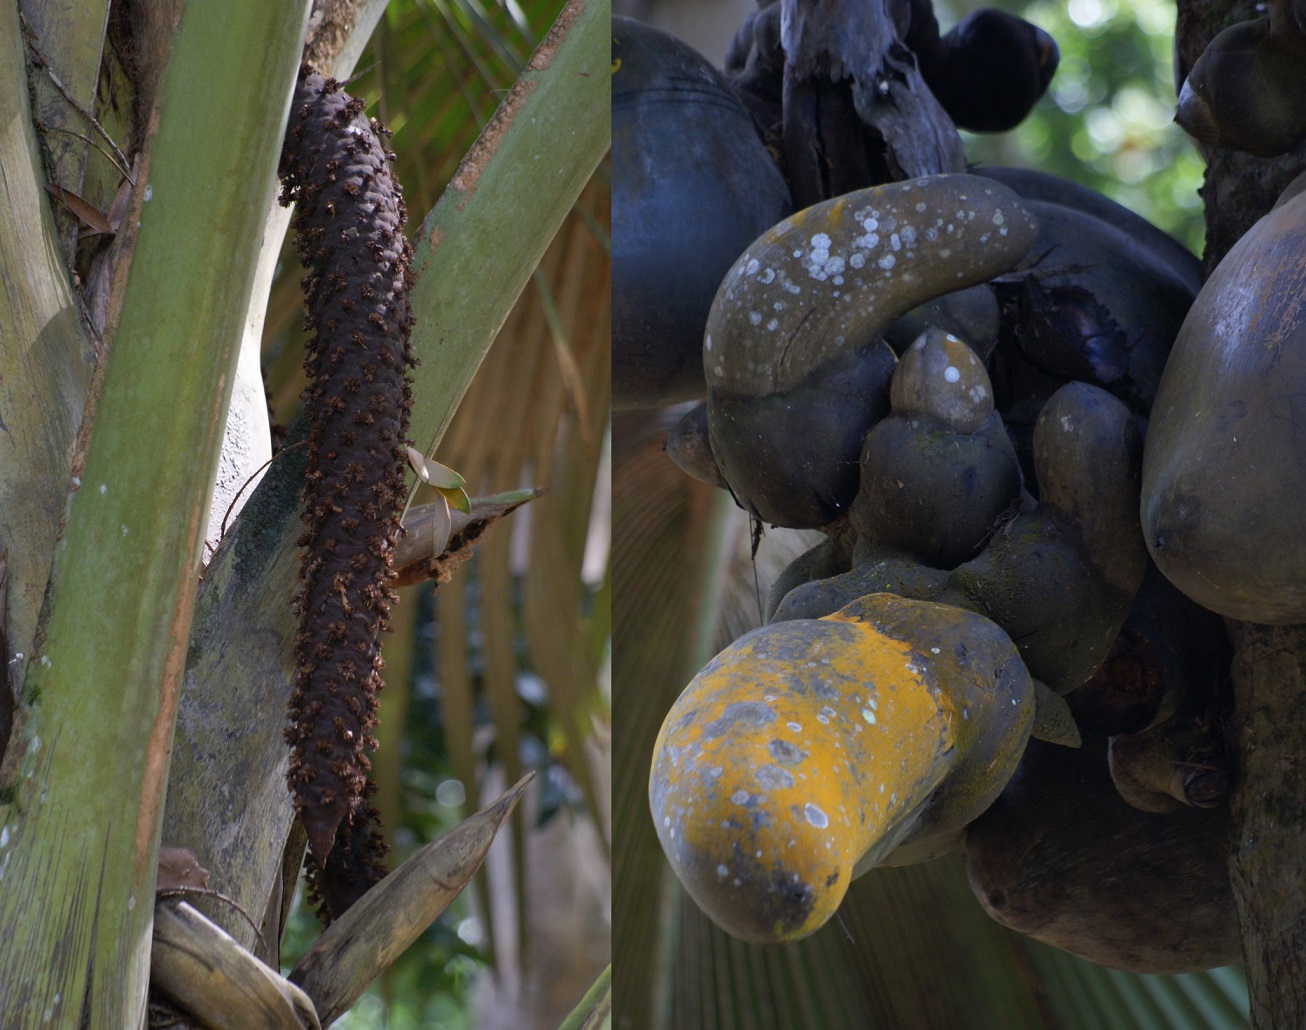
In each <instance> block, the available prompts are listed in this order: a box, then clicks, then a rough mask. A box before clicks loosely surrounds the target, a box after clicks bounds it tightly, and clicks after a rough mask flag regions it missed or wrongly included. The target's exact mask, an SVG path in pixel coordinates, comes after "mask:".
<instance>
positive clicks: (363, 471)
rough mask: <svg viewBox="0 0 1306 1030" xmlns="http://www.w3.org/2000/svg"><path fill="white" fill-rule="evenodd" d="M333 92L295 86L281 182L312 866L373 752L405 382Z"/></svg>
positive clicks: (382, 168) (363, 150) (351, 145)
mask: <svg viewBox="0 0 1306 1030" xmlns="http://www.w3.org/2000/svg"><path fill="white" fill-rule="evenodd" d="M363 107H364V105H363V102H362V101H361V100H358V99H355V98H352V97H350V96H349V95H347V94H346V93H345V92H344V91H343V90H342V89H341V88H340V84H339V83H337V82H336V81H335V80H333V79H327V80H323V79H322V77H321V76H318V75H308V76H306V77H302V78H301V79H300V82H299V85H298V87H297V89H296V91H295V97H294V101H293V103H292V105H291V110H290V122H289V126H288V128H287V132H286V145H285V149H284V151H283V153H282V157H281V167H280V175H281V180H282V183H283V186H284V191H283V193H282V202H283V203H287V204H288V203H290V202H292V201H293V202H294V203H295V205H296V207H295V215H294V222H293V225H294V227H295V246H296V249H297V250H298V251H299V254H300V258H301V260H302V262H303V264H304V268H305V269H306V270H307V274H306V275H305V277H304V280H303V288H304V295H305V308H306V310H307V318H306V320H305V328H306V329H307V330H308V331H309V332H310V333H312V339H311V340H310V341H309V344H308V356H307V358H306V359H305V362H304V367H305V370H306V371H307V372H308V374H309V377H310V379H311V382H312V385H310V386H309V387H308V389H307V390H306V391H305V393H304V407H305V417H306V419H307V421H308V423H309V434H308V439H309V449H308V461H307V471H306V473H305V480H304V489H303V494H302V496H301V503H302V507H303V520H304V533H303V535H302V536H301V537H300V539H299V541H298V543H299V546H300V547H302V548H303V552H302V558H301V563H300V573H299V584H300V585H299V592H298V594H297V595H296V597H295V601H294V608H295V612H296V614H297V615H298V616H299V631H298V633H297V634H296V636H295V689H294V693H293V694H292V695H291V698H290V706H289V716H288V725H287V728H286V734H285V735H286V741H287V743H289V744H290V747H291V756H290V769H289V773H288V780H289V784H290V790H291V793H292V794H293V795H294V798H295V809H296V811H297V812H298V814H299V817H300V818H301V819H302V820H303V823H304V827H305V829H306V830H307V831H308V841H309V847H310V849H311V850H312V853H313V859H314V861H315V862H316V863H317V864H318V866H319V867H323V866H324V865H325V864H326V863H327V862H328V859H329V856H330V854H331V851H332V846H333V844H334V841H335V836H336V828H337V827H338V826H339V825H340V823H341V821H342V820H344V819H346V818H349V817H350V816H351V813H355V810H356V808H357V807H358V806H359V804H360V802H361V799H362V798H363V796H364V792H365V790H366V784H367V778H366V774H367V769H368V767H369V763H368V759H367V755H366V753H365V752H366V751H367V750H368V749H369V748H373V747H375V746H376V741H375V740H374V739H373V737H372V732H371V731H372V728H373V727H374V726H375V724H376V706H377V692H378V691H379V690H380V689H381V687H382V685H383V683H382V679H381V669H382V661H381V633H382V631H383V630H384V629H385V628H386V625H387V622H388V620H389V613H390V602H391V601H393V600H394V599H395V597H394V592H393V591H392V590H391V588H390V582H391V579H392V578H393V575H394V574H393V571H392V570H391V567H390V556H391V551H392V550H393V548H394V544H395V537H396V534H397V533H398V531H399V515H400V509H401V508H402V505H403V500H404V469H405V465H406V461H407V457H406V450H405V444H406V439H405V438H406V436H407V432H408V413H409V409H410V407H411V404H412V395H411V391H410V387H409V380H408V376H407V370H408V367H409V366H411V365H413V364H414V361H413V357H412V352H411V351H410V349H409V346H408V335H409V331H410V329H411V327H412V313H411V311H410V308H409V301H408V292H409V289H410V287H411V282H412V272H411V270H410V265H411V260H412V251H411V248H410V247H409V245H408V242H407V240H406V239H405V238H404V234H403V230H404V220H405V212H404V205H403V200H402V197H401V194H400V189H399V184H398V183H397V182H396V181H395V179H394V177H393V176H392V174H391V173H390V169H389V166H388V162H389V160H390V159H391V157H392V156H393V155H390V154H389V153H387V151H386V149H385V147H384V146H383V145H382V144H381V139H380V136H381V134H382V133H383V132H384V130H383V129H381V127H380V126H379V125H378V124H377V123H375V122H369V120H368V118H367V116H366V115H365V114H364V111H363Z"/></svg>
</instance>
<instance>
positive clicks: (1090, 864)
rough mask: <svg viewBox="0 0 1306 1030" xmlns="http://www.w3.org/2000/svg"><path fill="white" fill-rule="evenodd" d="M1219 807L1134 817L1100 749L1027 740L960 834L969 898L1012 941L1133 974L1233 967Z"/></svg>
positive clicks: (1096, 742) (1090, 742) (1223, 819)
mask: <svg viewBox="0 0 1306 1030" xmlns="http://www.w3.org/2000/svg"><path fill="white" fill-rule="evenodd" d="M1229 833H1230V823H1229V812H1228V809H1227V807H1220V808H1215V809H1205V810H1204V809H1196V808H1188V807H1185V808H1183V809H1182V810H1180V811H1176V812H1172V813H1169V814H1165V815H1159V814H1155V813H1150V812H1142V811H1140V810H1138V809H1136V808H1134V807H1132V806H1130V805H1129V804H1127V803H1126V802H1125V801H1124V800H1123V799H1122V798H1121V797H1120V795H1119V794H1118V793H1117V792H1116V788H1115V785H1114V784H1113V783H1112V781H1111V776H1110V773H1109V772H1108V770H1107V756H1106V739H1105V738H1104V737H1102V736H1096V735H1085V738H1084V746H1083V747H1082V748H1079V749H1070V748H1063V747H1055V746H1051V745H1047V744H1042V743H1040V742H1038V741H1031V742H1030V744H1029V746H1028V747H1027V748H1026V749H1025V754H1024V758H1023V759H1022V760H1021V763H1020V767H1019V769H1017V771H1016V774H1015V775H1014V776H1012V777H1011V779H1010V781H1009V782H1008V783H1007V786H1006V788H1005V789H1004V790H1003V792H1002V794H1001V796H1000V797H999V798H998V799H997V801H995V802H994V803H993V805H992V806H991V807H990V808H989V809H988V810H987V811H986V812H985V813H984V814H983V815H981V816H980V817H979V818H978V819H976V820H975V821H974V822H973V823H971V825H970V826H969V828H968V829H967V831H966V865H967V873H968V876H969V879H970V885H971V889H972V890H973V891H974V893H975V897H976V898H977V899H978V900H979V902H980V904H981V905H982V906H983V907H984V909H985V911H987V912H988V913H989V915H991V916H992V917H993V918H994V919H996V920H997V921H998V922H1000V923H1002V924H1003V925H1005V926H1008V927H1010V928H1011V929H1013V930H1017V931H1019V932H1020V933H1024V934H1028V935H1029V936H1031V937H1034V938H1036V939H1037V940H1040V941H1043V942H1044V943H1045V944H1050V945H1052V946H1054V947H1057V948H1061V949H1063V950H1065V951H1068V952H1071V953H1072V954H1075V955H1078V956H1080V957H1081V958H1085V959H1088V960H1089V961H1091V962H1097V963H1099V964H1101V965H1105V966H1110V967H1112V968H1115V969H1124V970H1129V971H1131V972H1136V973H1182V972H1189V971H1192V970H1198V969H1210V968H1212V967H1215V966H1222V965H1226V964H1228V963H1230V962H1236V961H1238V959H1239V957H1240V954H1241V946H1240V941H1239V935H1238V915H1237V912H1236V910H1235V907H1234V899H1233V891H1232V889H1231V887H1230V885H1229V873H1228V837H1229Z"/></svg>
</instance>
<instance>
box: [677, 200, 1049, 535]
mask: <svg viewBox="0 0 1306 1030" xmlns="http://www.w3.org/2000/svg"><path fill="white" fill-rule="evenodd" d="M1036 233H1037V226H1036V224H1035V222H1034V219H1033V218H1032V217H1031V216H1030V215H1029V213H1028V211H1027V210H1026V208H1025V207H1024V206H1023V205H1022V204H1021V202H1020V200H1019V199H1018V198H1017V197H1016V195H1015V194H1014V193H1012V192H1011V191H1010V190H1008V189H1007V188H1006V187H1004V186H1001V185H1000V184H998V183H995V182H992V181H990V180H986V179H982V178H979V177H977V176H971V175H937V176H929V177H926V178H923V179H916V180H913V181H910V182H901V183H892V184H889V185H886V186H875V187H872V188H870V189H865V190H858V191H856V192H854V193H850V194H848V195H847V196H843V197H839V198H837V199H835V200H831V201H826V202H824V203H821V204H817V205H815V206H813V207H811V208H808V209H806V210H804V211H800V212H799V213H797V214H796V215H794V216H792V217H791V218H788V219H786V220H785V221H783V222H781V223H780V224H778V225H776V226H775V227H773V228H772V229H770V230H768V231H767V232H766V233H764V234H763V235H762V236H761V237H760V238H759V239H757V240H756V241H754V242H753V244H752V245H751V246H749V247H748V249H747V250H745V251H744V253H743V254H741V255H740V257H739V259H738V260H737V261H736V262H735V264H734V266H733V267H732V268H731V269H730V272H729V273H728V274H727V275H726V277H725V279H724V281H723V282H722V284H721V288H720V289H719V290H718V292H717V296H716V299H715V300H714V301H713V302H712V310H711V312H710V313H709V315H708V322H707V329H706V332H705V334H704V339H703V366H704V371H705V373H706V376H707V384H708V432H709V436H710V439H711V442H712V451H713V453H714V454H715V455H716V458H717V463H718V465H720V467H721V471H722V473H723V474H724V476H725V478H726V481H727V482H728V483H729V484H730V488H731V490H732V492H733V493H734V495H735V498H736V499H737V500H738V501H739V503H740V504H741V505H742V506H743V507H744V508H745V510H747V511H749V512H751V513H753V514H755V515H757V516H758V517H759V518H761V519H764V520H765V521H768V522H773V523H776V524H779V525H786V526H800V527H811V526H821V525H825V524H827V523H829V522H831V521H833V520H834V519H835V518H836V517H837V516H838V515H839V514H840V513H841V512H842V511H843V509H844V508H846V506H847V505H848V503H849V502H850V501H851V500H852V497H853V496H854V495H855V493H856V490H857V482H856V475H855V474H854V475H851V476H850V475H849V470H850V469H851V470H855V468H856V464H857V458H858V455H859V454H860V451H861V443H862V436H863V435H864V434H865V432H866V430H867V429H869V428H870V426H871V425H872V424H874V422H875V421H876V420H877V419H878V417H880V416H882V415H883V414H884V412H885V410H886V409H887V404H886V401H887V397H884V396H883V395H882V394H881V395H880V396H878V397H876V396H872V397H871V399H870V400H868V398H867V388H868V387H869V385H870V383H871V381H872V380H874V379H876V378H877V377H881V376H882V379H881V383H883V382H884V381H887V378H888V375H887V373H888V371H890V370H891V368H892V363H891V362H890V363H889V364H888V365H887V366H886V367H885V368H884V369H883V370H881V369H880V368H879V367H878V366H876V371H875V374H873V375H872V374H869V373H867V372H866V371H865V365H866V363H867V362H870V363H872V364H874V362H875V361H876V360H877V359H876V358H875V355H876V354H877V353H878V350H879V349H886V350H887V349H888V348H887V345H885V344H883V343H882V342H881V339H882V337H883V335H884V333H885V330H886V328H887V327H888V326H889V325H890V323H892V322H893V321H894V320H895V319H897V318H899V317H900V316H902V315H904V314H906V313H907V312H908V311H911V310H912V309H913V308H915V307H917V306H918V305H920V304H922V303H924V302H925V301H927V300H930V299H932V298H934V297H938V296H941V295H943V294H945V293H950V292H952V291H954V290H958V289H961V288H964V287H967V286H973V285H976V284H978V283H982V282H985V281H987V280H988V279H991V278H992V277H993V276H995V275H998V274H999V273H1001V272H1004V271H1006V270H1007V269H1008V268H1010V267H1011V266H1012V265H1013V264H1015V262H1016V261H1017V260H1019V259H1020V258H1021V257H1022V256H1023V255H1024V254H1025V252H1026V251H1027V250H1028V249H1029V246H1030V244H1031V243H1032V242H1033V241H1034V238H1035V236H1036ZM850 378H852V379H857V380H859V387H858V389H856V390H844V391H839V390H837V389H835V385H836V384H837V383H838V382H840V381H844V380H848V379H850ZM862 380H865V385H861V384H860V381H862ZM880 390H881V391H883V385H881V387H880ZM813 401H814V402H815V405H814V408H815V410H812V411H810V412H809V413H807V414H806V415H805V416H804V417H805V418H806V420H807V425H806V430H807V431H806V432H804V433H801V434H800V433H796V432H795V431H794V426H793V425H792V424H791V422H792V419H791V418H787V416H786V413H790V412H795V411H801V410H803V409H804V407H805V406H812V402H813ZM817 436H820V437H822V442H821V445H820V446H819V447H814V446H811V445H809V442H808V441H809V439H814V438H815V437H817ZM834 444H837V446H835V445H834Z"/></svg>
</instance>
